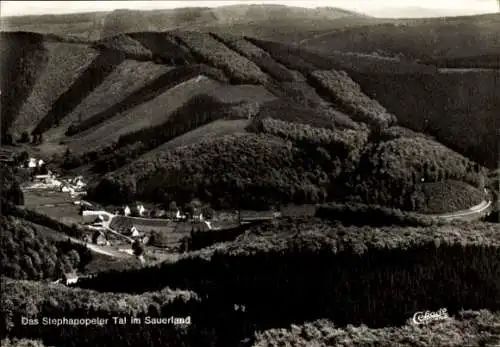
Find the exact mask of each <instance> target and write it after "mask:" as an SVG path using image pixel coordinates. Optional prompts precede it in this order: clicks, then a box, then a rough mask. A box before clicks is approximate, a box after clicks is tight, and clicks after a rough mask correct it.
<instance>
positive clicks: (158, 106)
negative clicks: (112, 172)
mask: <svg viewBox="0 0 500 347" xmlns="http://www.w3.org/2000/svg"><path fill="white" fill-rule="evenodd" d="M219 85H220V84H219V83H218V82H216V81H213V80H211V79H208V78H205V77H201V76H200V77H196V78H193V79H190V80H188V81H187V82H184V83H181V84H180V85H177V86H175V87H174V88H172V89H169V90H167V91H166V92H164V93H163V94H162V95H160V96H158V97H156V98H155V99H153V100H151V101H149V102H146V103H145V104H141V105H139V106H137V107H135V108H133V109H131V110H129V111H128V112H126V113H125V114H118V115H116V116H115V117H113V118H111V119H110V120H108V121H106V122H105V123H104V124H101V125H100V126H99V128H97V129H93V128H92V129H89V130H87V131H85V132H83V133H81V134H78V135H76V136H73V137H71V138H70V140H69V141H68V146H69V148H70V149H71V150H72V151H74V152H75V153H78V152H85V151H90V150H93V149H97V148H99V147H101V146H105V145H109V144H111V143H112V142H113V141H116V140H118V138H119V137H120V136H121V135H125V134H127V133H130V132H133V131H138V130H140V129H142V128H146V127H151V126H155V125H159V124H161V123H163V122H165V121H166V120H167V119H168V116H169V114H170V113H171V112H173V111H174V110H175V109H176V108H177V107H180V106H181V105H182V104H183V103H184V102H186V101H187V100H188V99H189V98H190V97H192V96H194V95H197V94H200V93H205V92H208V91H211V90H213V89H214V88H217V87H218V86H219Z"/></svg>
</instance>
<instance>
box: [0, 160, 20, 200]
mask: <svg viewBox="0 0 500 347" xmlns="http://www.w3.org/2000/svg"><path fill="white" fill-rule="evenodd" d="M19 171H20V170H18V169H16V168H13V167H10V166H7V165H5V164H3V163H0V175H1V177H0V181H1V182H0V184H1V186H0V192H1V197H0V199H1V202H2V205H3V204H4V202H10V203H12V204H14V205H24V194H23V191H22V190H21V187H20V178H21V175H20V172H19Z"/></svg>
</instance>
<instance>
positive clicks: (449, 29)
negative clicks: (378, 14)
mask: <svg viewBox="0 0 500 347" xmlns="http://www.w3.org/2000/svg"><path fill="white" fill-rule="evenodd" d="M499 25H500V15H499V14H498V13H491V14H485V15H479V16H464V17H448V18H446V17H445V18H426V19H413V20H407V21H406V23H386V24H381V25H373V26H370V27H358V28H346V29H344V30H335V31H333V32H331V33H328V34H325V35H318V36H317V37H313V38H311V39H309V40H305V41H304V42H302V45H303V46H304V47H307V48H312V49H318V50H322V51H332V50H337V51H347V52H361V53H375V52H377V53H379V54H381V55H385V56H392V57H394V56H396V57H397V56H403V57H405V58H407V59H432V58H434V57H446V58H456V57H468V56H472V55H475V54H477V53H478V52H481V54H495V55H497V56H498V54H499V49H500V33H499V32H498V30H497V28H498V26H499ZM478 38H481V39H478Z"/></svg>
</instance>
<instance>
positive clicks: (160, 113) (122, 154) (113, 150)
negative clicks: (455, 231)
mask: <svg viewBox="0 0 500 347" xmlns="http://www.w3.org/2000/svg"><path fill="white" fill-rule="evenodd" d="M30 35H31V34H29V33H8V34H3V36H2V37H3V38H4V40H6V41H7V42H8V43H9V42H12V43H14V42H27V43H26V45H27V48H29V49H31V50H32V51H33V52H41V53H40V54H42V55H43V60H42V63H40V64H38V65H37V63H38V61H39V60H38V58H36V57H35V58H33V57H32V56H27V57H26V59H24V60H23V61H25V62H26V63H25V64H30V66H32V67H33V68H32V69H31V70H30V69H28V70H27V71H26V72H24V70H23V73H22V74H21V75H20V76H18V77H16V76H12V75H8V74H7V75H6V76H7V77H8V78H10V79H11V81H10V82H11V83H12V84H14V85H16V84H19V86H20V87H22V88H24V89H23V90H26V91H25V92H24V94H22V93H21V94H20V95H21V97H20V98H16V99H12V97H10V99H9V98H7V99H5V100H6V102H5V103H3V102H2V112H8V113H9V116H10V118H11V124H10V123H6V124H7V125H8V126H7V127H4V128H2V129H3V130H4V131H5V130H6V129H8V130H9V131H10V132H12V133H15V134H19V133H21V132H23V131H29V130H31V129H33V131H32V132H33V134H34V135H37V134H42V135H44V139H43V141H42V143H41V144H40V145H39V149H40V150H42V152H43V153H51V154H56V157H54V158H53V160H55V161H56V162H57V161H59V162H60V163H62V164H63V165H64V167H65V168H67V169H72V168H78V167H79V166H82V165H90V167H92V168H93V170H94V171H95V172H96V173H99V174H101V175H106V174H107V176H104V177H103V178H102V180H101V181H100V182H96V185H95V186H94V188H95V189H94V190H92V191H91V193H92V194H93V196H94V198H96V199H101V198H104V197H105V195H109V194H107V193H106V194H103V192H104V190H106V189H111V190H112V191H115V192H116V194H115V198H116V200H117V201H114V202H115V203H122V202H124V201H127V200H129V199H135V198H139V197H140V198H142V199H144V200H155V201H161V202H164V201H165V199H170V198H172V197H173V195H178V196H179V201H181V200H182V201H184V200H189V199H191V198H193V197H195V196H201V197H203V199H205V200H207V201H209V202H211V203H213V204H214V205H216V206H220V207H222V206H228V205H231V204H233V205H238V204H241V206H246V207H252V208H253V207H256V206H257V205H259V204H262V206H261V207H260V208H263V207H265V206H272V205H274V204H276V203H280V202H287V203H305V202H308V203H318V202H327V201H335V200H338V199H345V198H351V197H352V196H353V194H354V197H355V198H356V199H358V198H361V199H362V200H363V201H364V202H366V201H365V200H366V199H365V197H366V192H361V191H353V189H352V187H351V185H352V184H353V181H352V179H351V178H350V175H352V174H355V175H357V176H359V177H361V178H360V179H361V180H364V179H363V178H362V177H364V176H365V175H371V173H370V171H369V170H368V171H367V170H366V167H371V166H370V165H372V164H367V163H369V162H370V160H372V159H373V158H372V156H375V157H377V156H378V155H379V154H377V152H376V151H375V152H374V148H378V147H377V146H382V147H383V146H385V145H387V146H389V144H391V146H392V144H401V145H402V147H401V152H399V153H397V154H396V157H397V156H401V158H406V157H407V156H408V155H409V156H414V157H415V158H414V159H411V160H413V162H412V163H411V164H410V165H406V166H402V167H401V168H402V170H403V171H404V172H403V173H401V172H397V168H396V167H394V166H393V165H392V164H391V163H390V161H391V160H392V158H393V157H392V156H391V155H392V154H391V155H385V154H380V160H381V162H380V163H376V164H375V163H374V164H373V165H375V166H373V167H380V168H382V169H381V170H382V171H381V174H382V175H389V176H388V177H392V176H391V175H395V176H394V177H399V178H400V179H401V180H404V179H408V178H412V177H416V176H418V175H419V172H420V171H422V170H424V169H422V167H423V165H424V162H426V160H427V159H429V160H431V162H432V163H436V164H432V165H434V166H432V168H434V167H436V170H441V171H443V170H444V171H445V172H447V174H446V175H444V176H443V175H434V174H429V175H428V176H429V177H430V178H431V179H430V183H432V182H439V181H440V180H442V179H456V180H459V181H464V182H469V183H471V184H472V185H473V186H477V182H478V179H477V177H476V176H477V175H478V173H477V172H476V173H474V172H473V171H471V169H470V168H471V167H472V164H464V165H465V166H464V165H462V163H466V162H467V160H466V159H465V158H463V157H462V156H461V155H465V156H467V157H468V158H469V159H472V160H474V161H477V162H480V163H481V164H487V165H491V162H492V159H493V158H494V155H495V152H492V151H491V149H492V148H495V147H494V143H495V139H496V137H495V135H496V134H494V132H493V130H492V129H494V127H492V126H491V124H493V125H494V124H495V122H496V121H497V120H498V119H496V118H498V117H496V118H495V116H494V114H495V112H496V111H497V110H498V107H499V106H500V105H498V104H497V102H496V101H498V100H500V98H497V94H498V93H499V91H498V89H495V88H494V87H495V81H496V80H495V78H496V77H495V75H494V73H493V72H488V71H486V72H485V71H480V72H479V71H478V72H474V71H471V72H467V73H446V72H441V71H439V70H437V69H436V68H432V67H429V66H426V65H422V64H418V63H415V62H402V61H397V60H394V59H385V58H380V57H373V56H370V55H360V54H354V55H353V54H352V53H349V54H344V53H339V52H337V53H335V54H325V55H321V54H318V53H315V52H312V51H309V50H305V49H302V48H300V47H293V46H287V45H285V44H282V43H278V42H272V41H266V40H261V39H256V38H251V37H242V36H235V35H229V34H220V33H201V32H197V31H182V30H174V31H170V32H162V33H151V32H149V33H142V32H134V33H130V34H121V35H118V36H114V37H108V38H105V39H103V40H100V41H97V42H93V43H88V44H84V43H82V42H73V41H71V40H66V39H64V38H61V37H59V38H54V37H53V36H48V37H44V36H41V35H38V34H33V38H31V36H30ZM9 40H10V41H9ZM19 40H21V41H19ZM23 40H24V41H23ZM29 40H31V41H29ZM56 45H57V46H56ZM14 46H15V45H14V44H11V47H14ZM73 46H74V48H75V49H72V47H73ZM57 47H62V48H60V49H63V50H64V51H61V50H58V49H56V48H57ZM29 49H28V50H25V51H24V52H30V51H29ZM85 50H87V51H88V52H89V53H88V54H89V55H90V56H88V57H87V56H85V54H84V52H85ZM61 52H68V53H67V55H68V59H67V60H64V62H65V63H64V64H63V63H60V64H57V63H56V62H58V61H60V60H61V55H62V53H61ZM7 53H9V52H7ZM16 54H20V53H18V52H17V51H16V50H12V52H11V53H9V54H8V55H11V56H12V57H11V58H9V57H7V60H6V61H7V62H14V61H15V57H16ZM22 54H27V53H22ZM351 58H355V59H354V60H352V59H351ZM9 59H10V60H9ZM75 61H81V62H85V64H87V67H86V68H83V67H81V68H80V70H75V63H74V62H75ZM10 64H13V63H10ZM56 64H57V66H58V67H59V68H60V73H58V74H55V72H54V67H55V66H56ZM75 71H77V72H79V74H78V73H77V72H75ZM59 75H60V76H61V81H54V82H50V81H52V80H54V79H56V80H57V78H56V77H57V76H59ZM49 82H50V83H49ZM56 82H57V83H56ZM2 83H4V84H5V83H7V81H4V80H2ZM45 86H50V88H51V90H54V92H51V93H50V95H53V97H52V99H47V98H46V97H43V95H45V94H43V93H48V91H45V90H44V87H45ZM64 89H66V90H64ZM382 89H384V91H383V92H382ZM386 90H391V91H393V92H391V93H387V92H385V91H386ZM23 95H24V96H23ZM39 95H41V97H40V100H42V101H43V102H42V101H40V105H41V106H40V107H36V106H37V105H38V104H39V103H38V101H37V102H35V101H36V100H35V99H36V97H37V96H39ZM47 95H48V94H47ZM57 95H59V96H57ZM415 95H419V97H418V98H416V97H415ZM2 97H4V95H2ZM34 100H35V101H34ZM51 103H52V104H51ZM412 103H413V104H412ZM472 115H474V116H476V117H477V118H476V120H475V121H474V120H473V118H471V116H472ZM484 120H491V122H490V123H489V125H488V126H486V124H488V123H486V122H485V121H484ZM9 124H10V125H9ZM398 124H399V126H400V128H401V126H406V127H408V128H409V129H405V128H401V129H402V131H401V130H397V129H398V128H397V127H396V128H395V127H394V126H397V125H398ZM219 125H220V126H221V127H222V128H221V129H217V127H218V126H219ZM444 125H447V127H444ZM386 129H387V131H389V129H396V130H395V131H393V132H386ZM410 129H411V130H410ZM412 131H413V132H412ZM415 132H416V133H417V135H415V134H416V133H415ZM418 133H426V134H430V135H432V138H433V139H428V140H425V141H427V142H425V141H424V140H423V139H420V136H419V135H418ZM465 133H467V134H475V136H463V134H465ZM459 135H460V136H459ZM391 139H392V140H391ZM436 141H440V142H443V143H444V144H445V145H447V146H448V147H449V148H451V150H450V149H448V148H446V147H444V146H442V149H440V148H441V147H439V146H441V145H440V144H439V143H438V142H436ZM179 146H181V148H179ZM267 146H269V148H267ZM382 147H381V148H382ZM412 147H413V150H414V152H411V151H409V152H408V150H410V149H411V148H412ZM387 148H392V147H387ZM453 150H454V151H456V152H458V153H459V154H461V155H459V154H457V153H454V152H453ZM221 151H222V153H224V156H222V157H220V156H219V155H220V153H221ZM382 151H385V149H383V150H382ZM390 151H392V150H390ZM390 151H389V152H390ZM243 153H245V154H243ZM262 153H264V154H262ZM443 153H444V154H443ZM441 155H444V156H441ZM259 156H261V157H262V158H267V159H266V160H265V161H263V160H262V158H259ZM276 156H279V157H276ZM445 157H446V158H448V159H447V160H448V161H446V160H442V158H445ZM217 158H220V159H217ZM366 158H368V159H366ZM440 158H441V159H440ZM366 160H368V161H366ZM179 163H180V164H179ZM467 163H468V162H467ZM366 165H368V166H366ZM256 170H257V171H256ZM360 170H361V171H360ZM377 170H378V169H377ZM447 170H448V171H447ZM424 171H425V170H424ZM174 176H180V177H179V178H177V179H175V180H169V181H168V182H165V181H164V179H165V178H166V177H174ZM394 177H393V178H394ZM372 178H373V177H372ZM399 178H398V179H399ZM368 181H369V177H368V178H367V180H366V182H365V183H366V185H364V186H363V185H361V186H360V187H365V188H366V189H367V191H371V190H373V189H375V190H378V191H379V193H377V194H374V195H372V196H373V197H375V196H376V197H377V198H376V200H377V201H376V202H375V203H377V204H389V205H391V206H394V207H399V208H409V209H412V208H413V207H412V206H413V205H411V204H410V205H409V202H408V201H410V200H408V199H409V198H408V199H406V198H402V196H407V195H408V196H411V193H412V189H414V188H415V187H414V183H415V182H416V181H415V180H410V181H409V182H413V183H412V184H413V185H412V184H410V186H407V187H406V186H405V187H403V186H401V187H399V188H398V189H404V194H403V195H401V197H396V195H397V194H396V191H399V190H398V189H395V188H394V187H393V186H392V185H391V184H393V183H394V182H395V181H394V180H392V181H391V179H389V180H388V182H391V184H389V185H378V186H377V185H373V184H368V183H367V182H368ZM151 182H156V183H154V184H152V183H151ZM228 185H229V186H230V187H231V188H227V187H228ZM159 187H160V188H161V189H158V188H159ZM167 187H168V189H170V192H169V193H166V189H167ZM223 187H224V188H223ZM103 189H104V190H103ZM227 189H230V190H231V191H232V192H233V193H234V194H235V196H231V194H229V196H222V195H220V194H219V193H216V192H217V191H224V190H227ZM243 192H244V193H243ZM399 192H400V191H399ZM400 193H401V192H400ZM398 194H399V193H398ZM236 195H240V198H237V197H236ZM255 196H261V198H260V199H261V200H255V198H254V197H255ZM273 196H274V197H273ZM462 204H466V202H462ZM408 206H410V207H408ZM464 207H470V206H464Z"/></svg>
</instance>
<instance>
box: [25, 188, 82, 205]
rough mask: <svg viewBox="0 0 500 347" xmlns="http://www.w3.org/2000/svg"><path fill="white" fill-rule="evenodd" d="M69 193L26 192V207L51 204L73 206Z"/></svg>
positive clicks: (51, 191)
mask: <svg viewBox="0 0 500 347" xmlns="http://www.w3.org/2000/svg"><path fill="white" fill-rule="evenodd" d="M72 202H73V200H72V199H71V196H70V195H69V193H63V192H57V191H53V190H48V189H44V190H41V189H40V190H34V189H29V190H24V205H25V206H26V207H35V206H44V205H51V204H72Z"/></svg>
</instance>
